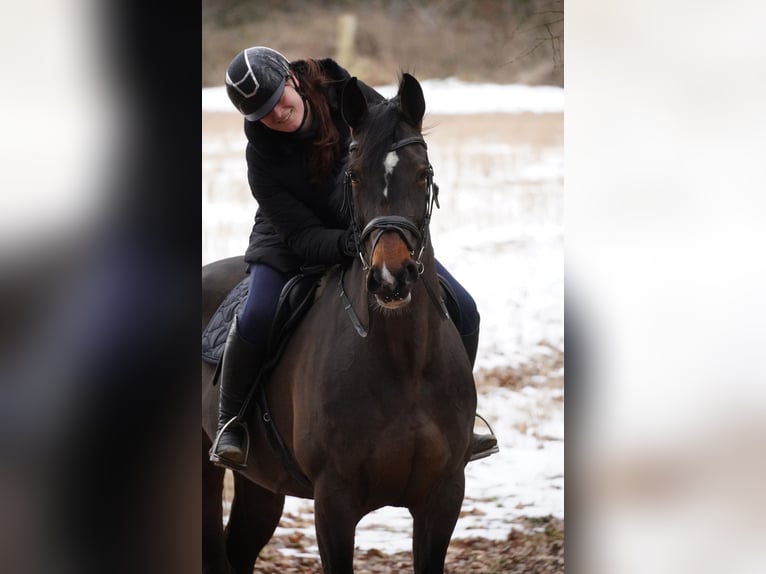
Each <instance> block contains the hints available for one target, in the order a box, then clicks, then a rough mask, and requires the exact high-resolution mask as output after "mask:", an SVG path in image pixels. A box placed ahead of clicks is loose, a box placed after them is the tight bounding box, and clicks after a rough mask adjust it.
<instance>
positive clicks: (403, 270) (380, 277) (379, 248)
mask: <svg viewBox="0 0 766 574" xmlns="http://www.w3.org/2000/svg"><path fill="white" fill-rule="evenodd" d="M418 276H419V273H418V265H417V263H416V262H415V260H414V259H413V258H412V254H411V252H410V251H409V249H408V248H407V245H406V243H405V242H404V241H403V240H402V237H401V236H400V234H399V233H396V232H386V233H384V234H383V235H382V236H381V237H380V239H379V240H378V242H377V244H376V245H375V249H374V250H373V252H372V257H371V265H370V270H369V272H368V273H367V291H368V292H369V293H371V294H372V295H374V296H375V299H376V300H377V302H378V304H379V305H380V306H381V307H384V308H386V309H399V308H400V307H404V306H405V305H407V304H408V303H409V302H410V300H411V298H412V296H411V291H412V287H413V286H414V285H415V283H416V282H417V280H418Z"/></svg>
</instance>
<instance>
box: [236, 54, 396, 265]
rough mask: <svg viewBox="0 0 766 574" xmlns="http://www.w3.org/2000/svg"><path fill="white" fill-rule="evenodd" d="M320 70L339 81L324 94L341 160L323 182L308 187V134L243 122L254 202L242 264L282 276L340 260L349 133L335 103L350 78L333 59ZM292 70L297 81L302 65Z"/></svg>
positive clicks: (371, 93) (370, 96)
mask: <svg viewBox="0 0 766 574" xmlns="http://www.w3.org/2000/svg"><path fill="white" fill-rule="evenodd" d="M320 64H321V65H322V67H323V68H324V70H325V72H326V73H327V75H328V76H329V77H330V78H332V79H336V80H338V81H337V82H332V83H330V84H329V85H328V86H327V87H326V88H325V95H326V97H327V101H328V103H329V106H330V111H331V113H332V117H333V120H334V122H335V125H336V126H337V127H338V132H339V133H340V137H341V159H340V160H339V162H338V165H337V166H336V168H335V170H334V172H333V174H332V175H331V176H330V177H328V178H327V179H326V180H325V181H324V182H322V183H321V184H313V183H310V182H309V172H308V167H307V165H306V158H307V152H308V149H309V146H310V145H311V141H312V138H313V134H312V133H308V134H289V133H281V132H276V131H273V130H270V129H268V128H266V127H265V126H263V125H262V124H261V123H260V122H249V121H247V120H245V135H246V136H247V141H248V144H247V150H246V158H247V177H248V182H249V183H250V190H251V192H252V194H253V197H255V199H256V201H257V202H258V209H257V210H256V213H255V223H254V224H253V230H252V232H251V234H250V244H249V246H248V248H247V251H246V252H245V261H246V262H247V263H264V264H266V265H269V266H270V267H273V268H275V269H276V270H278V271H281V272H283V273H294V272H295V271H297V270H298V268H299V267H301V266H302V265H317V264H335V263H342V262H343V259H344V255H343V253H342V252H341V249H340V246H339V244H338V242H339V240H340V237H341V236H342V235H343V232H344V230H345V229H346V228H347V227H348V225H349V221H348V218H347V216H343V215H342V214H341V211H340V205H339V202H338V201H337V200H338V198H339V195H338V194H339V193H340V188H339V186H340V185H341V182H342V175H341V174H342V170H343V167H344V165H345V160H346V157H347V155H348V143H349V129H348V126H347V125H346V123H345V122H344V121H343V118H342V116H341V111H340V99H341V93H342V91H343V86H344V85H345V81H346V80H348V79H349V77H350V76H349V73H348V72H347V71H346V70H345V69H343V68H342V67H340V66H339V65H338V64H337V63H336V62H335V61H334V60H332V59H329V58H327V59H323V60H320ZM291 68H292V69H293V70H294V71H296V73H297V74H298V77H299V78H300V76H301V71H302V69H305V64H302V62H301V61H297V62H293V63H292V64H291ZM359 85H360V87H361V89H362V91H363V93H364V95H365V97H366V99H367V100H368V101H379V100H382V99H383V96H381V95H380V94H379V93H378V92H376V91H375V90H373V89H372V88H370V87H369V86H366V85H365V84H363V83H362V82H359Z"/></svg>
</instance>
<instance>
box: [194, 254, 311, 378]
mask: <svg viewBox="0 0 766 574" xmlns="http://www.w3.org/2000/svg"><path fill="white" fill-rule="evenodd" d="M325 271H326V268H325V267H322V268H321V269H320V268H305V269H302V270H301V273H299V274H298V275H295V276H293V277H292V278H290V280H289V281H288V282H287V283H286V284H285V286H284V287H283V288H282V293H281V294H280V296H279V301H278V302H277V310H276V313H275V316H274V321H273V322H272V325H271V333H270V335H269V343H268V349H269V356H270V357H271V359H270V360H269V361H268V363H269V364H272V365H273V364H276V362H277V359H278V358H279V356H280V355H281V353H282V350H283V348H284V345H285V343H286V342H287V339H288V338H289V335H290V333H291V332H292V331H293V330H294V329H295V327H296V326H297V325H298V323H299V322H300V320H301V319H302V318H303V316H304V315H305V314H306V312H307V311H308V310H309V309H310V308H311V304H312V303H313V301H314V294H315V292H316V289H317V287H318V285H319V279H320V277H321V276H322V275H323V274H324V272H325ZM249 291H250V284H249V280H248V278H247V277H245V278H244V279H242V281H240V282H239V283H237V284H236V285H235V286H234V287H233V288H232V289H231V291H229V293H228V294H227V295H226V297H225V298H224V300H223V301H222V302H221V304H220V305H219V306H218V309H217V310H216V312H215V313H213V316H212V317H211V318H210V320H209V321H208V324H207V326H206V327H205V329H204V330H203V331H202V360H203V361H205V362H206V363H209V364H211V365H217V364H218V363H219V362H220V360H221V357H222V356H223V350H224V347H225V345H226V336H227V335H228V333H229V327H230V326H231V322H232V321H233V320H234V317H235V316H236V315H237V311H239V308H240V307H241V305H242V303H243V302H244V301H245V299H246V298H247V295H248V293H249ZM216 383H217V378H216V379H214V381H213V384H214V385H215V384H216Z"/></svg>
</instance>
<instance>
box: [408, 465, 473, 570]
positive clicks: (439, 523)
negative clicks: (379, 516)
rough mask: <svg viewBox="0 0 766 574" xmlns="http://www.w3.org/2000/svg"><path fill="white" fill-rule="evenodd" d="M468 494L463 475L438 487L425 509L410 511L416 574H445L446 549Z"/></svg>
mask: <svg viewBox="0 0 766 574" xmlns="http://www.w3.org/2000/svg"><path fill="white" fill-rule="evenodd" d="M464 494H465V476H464V475H463V473H462V469H461V473H460V474H459V475H457V476H454V477H452V478H451V479H449V480H446V481H444V482H442V483H441V485H439V486H437V487H436V488H435V489H434V490H433V491H432V493H431V495H430V496H429V497H428V499H427V500H425V501H424V503H423V504H422V505H418V506H416V507H413V508H410V513H411V514H412V518H413V521H414V522H413V537H412V557H413V561H414V565H415V574H442V572H444V559H445V557H446V556H447V547H448V546H449V543H450V538H451V537H452V533H453V532H454V530H455V524H456V523H457V519H458V516H459V515H460V507H461V506H462V504H463V496H464Z"/></svg>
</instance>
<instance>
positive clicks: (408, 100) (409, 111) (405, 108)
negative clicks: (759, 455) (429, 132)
mask: <svg viewBox="0 0 766 574" xmlns="http://www.w3.org/2000/svg"><path fill="white" fill-rule="evenodd" d="M399 98H400V100H401V102H402V113H403V114H404V117H405V119H407V121H408V122H409V123H410V124H412V125H413V126H415V127H417V128H418V129H420V127H421V124H422V121H423V115H424V114H425V113H426V100H425V98H424V97H423V89H422V88H421V87H420V83H419V82H418V81H417V80H416V79H415V78H414V77H413V76H411V75H409V74H407V73H404V74H402V80H401V82H399Z"/></svg>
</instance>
